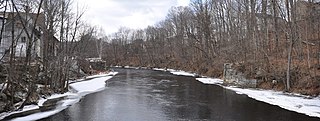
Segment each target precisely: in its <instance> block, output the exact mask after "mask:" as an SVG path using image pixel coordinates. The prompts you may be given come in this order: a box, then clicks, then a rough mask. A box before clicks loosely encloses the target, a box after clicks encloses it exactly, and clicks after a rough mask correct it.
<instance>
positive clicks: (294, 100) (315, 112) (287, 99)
mask: <svg viewBox="0 0 320 121" xmlns="http://www.w3.org/2000/svg"><path fill="white" fill-rule="evenodd" d="M225 88H227V89H230V90H233V91H235V92H236V93H237V94H245V95H247V96H248V97H250V98H253V99H256V100H258V101H262V102H265V103H269V104H271V105H277V106H279V107H281V108H284V109H287V110H291V111H295V112H298V113H303V114H306V115H308V116H312V117H320V113H319V112H320V97H317V98H313V99H309V98H307V97H306V96H302V95H300V96H299V95H292V94H290V95H289V94H285V93H283V92H276V91H272V90H254V89H241V88H236V87H225Z"/></svg>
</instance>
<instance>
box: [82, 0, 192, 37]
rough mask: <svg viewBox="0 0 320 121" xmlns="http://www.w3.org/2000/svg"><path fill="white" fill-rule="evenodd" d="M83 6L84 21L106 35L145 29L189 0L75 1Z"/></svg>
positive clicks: (186, 3) (185, 4)
mask: <svg viewBox="0 0 320 121" xmlns="http://www.w3.org/2000/svg"><path fill="white" fill-rule="evenodd" d="M76 1H77V2H78V5H79V6H85V8H86V12H85V15H84V19H83V20H85V21H86V22H87V23H90V24H91V25H97V26H101V27H102V28H103V29H104V30H105V32H106V34H111V33H113V32H116V31H117V30H118V28H119V27H128V28H132V29H138V28H142V29H143V28H145V27H147V26H148V25H154V24H155V23H157V22H158V21H160V20H163V19H164V18H165V16H166V15H167V12H168V10H169V9H170V8H171V7H172V6H187V5H188V4H189V0H76Z"/></svg>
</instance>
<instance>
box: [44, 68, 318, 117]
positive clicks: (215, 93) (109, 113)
mask: <svg viewBox="0 0 320 121" xmlns="http://www.w3.org/2000/svg"><path fill="white" fill-rule="evenodd" d="M115 71H117V72H119V73H118V74H117V75H116V76H115V77H113V78H112V79H110V80H108V82H107V84H106V86H107V88H106V89H105V90H103V91H100V92H97V93H93V94H89V95H87V96H85V97H84V98H83V99H81V101H80V102H79V103H76V104H74V105H72V106H70V107H69V108H67V109H65V110H64V111H62V112H60V113H58V114H55V115H53V116H51V117H48V118H46V119H42V120H44V121H167V120H169V121H179V120H183V121H184V120H192V121H194V120H208V121H316V120H317V121H319V120H320V118H312V117H309V116H306V115H304V114H299V113H295V112H292V111H287V110H284V109H282V108H280V107H278V106H273V105H269V104H266V103H263V102H259V101H256V100H254V99H251V98H249V97H247V96H246V95H238V94H236V93H235V92H233V91H230V90H227V89H224V88H222V87H219V86H216V85H204V84H202V83H201V82H199V81H196V80H195V79H194V78H192V77H184V76H175V75H172V74H170V73H167V72H160V71H152V70H134V69H115Z"/></svg>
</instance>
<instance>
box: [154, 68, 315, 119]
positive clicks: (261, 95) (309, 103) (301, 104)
mask: <svg viewBox="0 0 320 121" xmlns="http://www.w3.org/2000/svg"><path fill="white" fill-rule="evenodd" d="M153 70H155V71H168V72H170V73H172V74H174V75H180V76H191V77H200V78H196V80H198V81H200V82H201V83H203V84H215V85H219V86H221V87H223V88H226V89H229V90H232V91H235V92H236V93H237V94H240V95H243V94H244V95H247V96H248V97H250V98H252V99H255V100H258V101H262V102H265V103H268V104H271V105H276V106H279V107H281V108H283V109H286V110H290V111H295V112H298V113H302V114H305V115H308V116H312V117H318V118H320V97H319V96H317V97H312V96H306V95H301V94H297V93H286V92H282V91H274V90H263V89H252V88H248V89H244V88H240V87H235V86H226V85H223V80H222V79H218V78H210V77H206V76H199V75H197V74H196V73H192V72H185V71H181V70H174V69H161V68H153Z"/></svg>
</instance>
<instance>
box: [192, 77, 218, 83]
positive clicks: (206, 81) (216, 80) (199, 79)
mask: <svg viewBox="0 0 320 121" xmlns="http://www.w3.org/2000/svg"><path fill="white" fill-rule="evenodd" d="M196 80H198V81H200V82H202V83H204V84H222V83H223V80H221V79H217V78H196Z"/></svg>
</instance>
